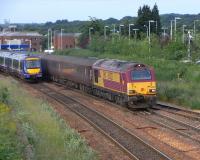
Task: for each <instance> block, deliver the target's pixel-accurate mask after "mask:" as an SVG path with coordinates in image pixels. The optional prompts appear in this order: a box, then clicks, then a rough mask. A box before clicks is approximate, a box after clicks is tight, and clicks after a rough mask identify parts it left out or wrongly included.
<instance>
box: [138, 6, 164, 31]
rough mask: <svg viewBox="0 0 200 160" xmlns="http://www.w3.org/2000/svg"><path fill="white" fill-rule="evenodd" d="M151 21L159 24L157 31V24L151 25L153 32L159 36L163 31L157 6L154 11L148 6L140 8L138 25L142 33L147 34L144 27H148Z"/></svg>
mask: <svg viewBox="0 0 200 160" xmlns="http://www.w3.org/2000/svg"><path fill="white" fill-rule="evenodd" d="M149 20H154V21H156V22H157V30H156V23H155V24H153V25H151V32H154V33H157V34H159V33H160V31H161V22H160V16H159V10H158V6H157V4H155V5H154V7H153V9H152V10H151V8H150V7H149V6H148V5H144V6H143V7H140V8H139V9H138V19H137V25H138V28H139V29H140V31H142V32H146V28H145V27H144V25H146V26H148V25H149V23H148V22H149Z"/></svg>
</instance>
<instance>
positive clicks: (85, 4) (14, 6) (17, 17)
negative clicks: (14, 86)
mask: <svg viewBox="0 0 200 160" xmlns="http://www.w3.org/2000/svg"><path fill="white" fill-rule="evenodd" d="M0 2H1V3H0V5H1V7H0V23H3V22H4V19H8V20H10V22H11V23H16V22H17V23H32V22H39V23H45V22H47V21H52V22H54V21H56V20H58V19H68V20H70V21H72V20H88V19H89V18H88V17H89V16H92V17H96V18H101V19H107V18H110V17H113V18H117V19H120V18H122V17H124V16H137V11H138V8H139V7H140V6H143V5H144V4H147V5H150V6H151V7H152V6H153V5H154V4H155V3H157V5H158V8H159V10H160V13H161V14H164V13H181V14H198V13H200V0H0Z"/></svg>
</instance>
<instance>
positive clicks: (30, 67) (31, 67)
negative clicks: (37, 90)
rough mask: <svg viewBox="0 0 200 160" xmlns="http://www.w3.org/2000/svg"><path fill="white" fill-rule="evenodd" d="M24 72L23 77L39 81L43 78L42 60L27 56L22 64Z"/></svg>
mask: <svg viewBox="0 0 200 160" xmlns="http://www.w3.org/2000/svg"><path fill="white" fill-rule="evenodd" d="M22 63H23V66H24V70H22V74H23V77H24V78H25V79H30V80H38V79H40V78H42V69H41V60H40V57H38V56H27V57H26V58H25V59H24V61H23V62H22Z"/></svg>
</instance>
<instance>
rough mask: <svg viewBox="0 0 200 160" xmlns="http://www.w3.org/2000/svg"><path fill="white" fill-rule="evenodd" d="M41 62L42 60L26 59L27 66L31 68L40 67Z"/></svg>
mask: <svg viewBox="0 0 200 160" xmlns="http://www.w3.org/2000/svg"><path fill="white" fill-rule="evenodd" d="M40 66H41V63H40V60H28V61H26V67H27V68H29V69H31V68H40Z"/></svg>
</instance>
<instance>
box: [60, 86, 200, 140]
mask: <svg viewBox="0 0 200 160" xmlns="http://www.w3.org/2000/svg"><path fill="white" fill-rule="evenodd" d="M56 85H58V86H60V87H62V85H59V84H56ZM69 89H71V88H69ZM78 92H80V91H78ZM89 96H91V95H89ZM91 97H93V98H96V97H94V96H91ZM106 103H109V104H112V105H115V106H117V107H119V106H118V105H117V104H114V103H112V102H107V101H106ZM129 111H131V110H129ZM160 111H161V113H160ZM131 112H134V113H135V111H131ZM163 112H166V113H168V114H166V113H163ZM140 115H141V116H143V118H145V119H148V121H151V122H153V123H155V124H157V125H159V126H162V127H165V128H168V129H170V130H172V131H173V132H176V133H177V134H179V135H182V136H184V137H186V138H189V139H191V140H193V141H195V142H198V143H200V134H199V133H200V121H199V117H198V115H200V114H199V113H196V112H193V111H191V110H187V109H182V108H179V107H173V106H170V105H166V104H162V103H158V105H157V106H155V107H154V108H153V109H150V110H148V111H144V110H143V111H142V112H140ZM197 121H198V122H197ZM188 122H190V123H188Z"/></svg>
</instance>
